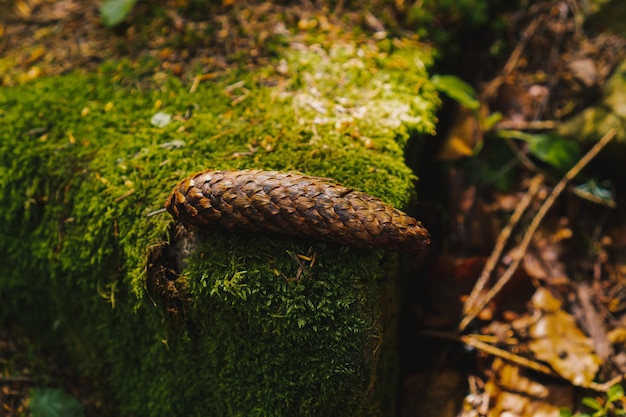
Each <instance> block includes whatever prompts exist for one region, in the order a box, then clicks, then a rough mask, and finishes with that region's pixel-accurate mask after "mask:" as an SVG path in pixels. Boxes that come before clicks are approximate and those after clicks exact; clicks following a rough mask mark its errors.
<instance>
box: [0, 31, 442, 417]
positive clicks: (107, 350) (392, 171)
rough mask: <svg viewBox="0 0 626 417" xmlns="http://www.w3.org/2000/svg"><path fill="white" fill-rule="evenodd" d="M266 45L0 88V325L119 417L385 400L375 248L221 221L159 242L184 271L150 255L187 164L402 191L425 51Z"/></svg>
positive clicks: (294, 409) (302, 409)
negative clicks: (187, 79)
mask: <svg viewBox="0 0 626 417" xmlns="http://www.w3.org/2000/svg"><path fill="white" fill-rule="evenodd" d="M281 54H282V56H281V57H280V60H278V59H277V61H276V63H277V66H276V67H267V68H261V69H259V70H256V71H255V72H252V73H244V72H241V71H237V70H232V71H225V72H223V73H220V74H216V75H217V76H216V77H214V78H213V79H211V80H206V81H202V82H200V83H199V84H197V85H194V86H193V87H192V88H190V85H185V84H184V83H182V82H180V81H179V80H177V79H172V78H169V77H167V76H164V74H162V73H158V72H155V71H153V68H151V64H150V63H149V62H146V63H144V64H143V65H142V67H141V71H137V69H136V68H135V67H134V65H130V64H127V63H109V64H105V65H103V66H102V67H101V71H100V73H97V74H81V73H75V74H70V75H66V76H63V77H54V78H42V79H38V80H36V81H34V82H32V83H31V84H28V85H23V86H19V87H14V88H10V89H2V90H0V125H1V128H0V194H1V195H2V201H3V204H2V206H1V208H0V253H2V258H3V261H2V262H1V263H0V304H1V305H2V309H1V310H0V323H1V324H2V325H4V326H8V325H9V324H10V323H13V324H15V323H17V324H18V325H20V326H22V327H24V328H27V329H29V331H30V333H31V334H33V335H36V336H37V337H38V338H39V339H40V340H42V341H45V342H46V343H48V344H50V343H55V342H58V345H59V346H62V348H63V349H64V350H65V351H66V352H67V353H68V354H69V357H70V358H71V359H72V361H73V363H74V364H75V365H76V367H77V369H79V370H80V372H82V373H83V374H85V375H90V376H92V377H95V378H96V379H97V380H98V381H102V389H103V390H106V391H107V392H109V393H110V395H111V398H112V400H113V402H114V404H115V407H114V408H115V409H116V413H118V414H119V415H126V416H130V415H133V416H226V415H241V416H251V415H272V416H299V415H302V416H314V415H319V416H330V415H332V416H347V415H350V416H353V415H373V414H379V413H381V411H382V410H384V409H386V410H390V409H391V408H389V406H388V405H387V406H381V405H380V403H379V402H380V400H381V398H383V397H382V396H381V395H379V394H374V393H375V392H377V393H380V392H383V391H385V389H384V388H385V387H383V389H382V390H380V381H382V380H384V378H383V377H380V376H379V377H377V366H378V365H377V364H378V363H379V362H380V361H379V359H380V358H379V355H380V353H381V351H383V350H384V349H381V343H383V346H384V338H383V329H382V326H381V313H380V308H379V305H378V299H379V296H380V288H381V286H383V287H386V286H388V281H387V280H388V277H389V276H390V275H393V267H391V266H390V265H391V264H392V263H391V260H392V259H393V256H389V255H388V254H387V253H386V252H384V251H378V252H376V251H371V250H366V249H352V248H348V247H343V246H340V245H337V244H333V243H320V242H315V241H311V240H309V239H306V238H298V237H293V238H286V237H279V236H270V235H264V234H259V233H246V232H242V233H232V232H224V231H219V230H215V231H210V232H207V233H204V234H202V236H198V238H197V240H196V241H195V242H194V245H193V250H188V249H189V248H188V247H182V246H181V247H179V248H177V249H176V250H177V251H179V252H181V253H183V255H184V256H183V257H184V268H183V269H182V271H180V270H179V269H180V268H178V270H177V268H176V267H175V266H173V265H171V262H170V261H171V259H170V257H168V256H165V255H164V251H166V250H170V251H171V249H172V248H171V247H170V246H168V241H169V240H170V238H172V237H173V236H174V235H176V233H178V232H177V229H176V227H175V225H174V224H173V222H172V218H171V217H170V216H169V214H168V213H166V212H164V211H163V210H161V209H162V208H163V205H164V203H165V200H166V197H167V196H168V194H169V193H170V191H171V190H172V188H173V187H174V185H175V184H176V183H177V182H178V181H180V180H181V179H182V178H184V177H186V176H188V175H190V174H191V173H193V172H197V171H201V170H204V169H209V168H210V169H243V168H260V169H271V170H280V171H294V172H302V173H305V174H308V175H315V176H321V177H328V178H333V179H335V180H337V181H339V182H341V183H342V184H344V185H346V186H349V187H353V188H355V189H358V190H362V191H364V192H367V193H369V194H371V195H374V196H377V197H379V198H381V199H382V200H383V201H385V202H387V203H389V204H391V205H393V206H395V207H398V208H402V207H404V206H406V205H407V203H409V201H410V200H411V199H412V197H413V191H412V190H413V181H414V179H415V178H414V176H413V174H412V172H411V170H410V169H409V168H407V166H406V165H405V164H404V161H403V147H404V146H405V144H406V142H407V140H408V139H409V138H410V136H411V135H412V134H413V133H420V132H421V133H423V132H426V133H431V132H432V131H433V129H434V127H433V123H434V115H433V112H434V108H435V107H436V103H437V99H436V95H435V93H434V92H433V89H432V88H431V86H430V84H429V82H428V81H427V75H426V72H425V67H427V66H428V65H429V64H430V56H429V54H428V52H427V51H425V50H424V49H423V48H422V47H421V46H419V45H415V44H411V43H410V42H404V43H398V42H396V43H395V44H392V43H391V42H390V41H382V42H380V43H378V44H375V43H365V44H359V45H356V44H337V45H335V46H333V47H332V48H330V49H328V50H325V49H322V48H319V47H303V46H301V47H300V48H298V49H297V50H296V49H288V50H284V51H282V52H281ZM206 78H209V77H206ZM198 80H200V79H198ZM190 90H191V91H192V92H190ZM157 113H160V114H158V115H156V114H157ZM168 262H169V263H168ZM146 271H148V272H146ZM379 375H380V374H379ZM377 378H379V379H377ZM377 381H378V382H377ZM386 388H387V391H390V388H392V387H389V386H388V387H386Z"/></svg>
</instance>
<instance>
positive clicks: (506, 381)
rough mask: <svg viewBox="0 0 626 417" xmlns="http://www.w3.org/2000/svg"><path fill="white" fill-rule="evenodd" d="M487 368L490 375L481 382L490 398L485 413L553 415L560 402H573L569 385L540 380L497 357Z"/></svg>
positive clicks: (563, 404) (500, 414)
mask: <svg viewBox="0 0 626 417" xmlns="http://www.w3.org/2000/svg"><path fill="white" fill-rule="evenodd" d="M491 369H492V371H493V372H494V373H493V376H492V377H491V379H490V380H489V381H488V382H487V383H486V384H485V390H486V391H487V392H488V393H489V398H490V409H489V412H488V416H494V417H495V416H503V415H507V416H511V417H513V416H520V417H526V416H528V417H530V416H532V417H537V416H542V417H549V416H550V417H556V416H558V415H559V407H560V406H568V407H572V406H573V404H574V401H573V392H574V391H573V389H572V387H561V386H557V385H544V384H541V383H539V382H537V381H534V380H532V379H530V378H529V377H527V376H526V375H524V372H523V370H522V369H520V368H519V367H518V366H516V365H512V364H509V363H506V362H505V361H503V360H502V359H500V358H496V359H495V360H494V362H493V365H492V366H491Z"/></svg>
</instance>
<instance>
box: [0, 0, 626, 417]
mask: <svg viewBox="0 0 626 417" xmlns="http://www.w3.org/2000/svg"><path fill="white" fill-rule="evenodd" d="M164 3H165V4H164V5H163V6H164V7H162V8H160V9H159V10H162V12H159V13H155V11H154V10H153V9H151V8H150V7H151V5H149V4H145V3H138V4H137V5H136V7H135V9H134V10H133V14H132V20H131V19H127V22H130V23H123V24H122V25H120V26H118V27H115V28H113V29H109V28H106V27H104V26H103V25H102V21H101V17H100V15H99V11H98V8H97V6H96V5H94V3H91V2H82V1H79V0H59V1H52V0H15V1H8V2H7V1H5V2H4V4H2V2H0V4H2V7H5V9H6V10H9V12H8V13H6V14H5V15H3V16H1V17H0V74H2V75H1V77H2V78H1V79H0V85H3V86H12V85H16V84H20V83H26V82H30V81H32V80H35V79H37V78H39V77H43V76H50V75H62V74H65V73H68V72H70V71H74V70H77V69H81V70H88V71H96V70H97V68H98V65H100V63H102V62H104V61H107V60H116V59H118V60H119V59H126V60H130V62H132V63H135V64H136V65H137V66H138V68H139V67H140V63H141V62H142V60H144V59H151V60H157V61H158V62H159V68H160V70H161V71H163V72H164V73H167V74H173V75H175V76H178V77H181V78H183V79H184V80H186V81H187V82H188V83H189V84H191V85H193V83H194V82H196V83H197V82H201V81H202V80H204V79H209V78H210V77H212V76H215V74H216V73H219V72H220V71H225V70H227V69H229V68H231V67H232V66H234V65H239V66H241V65H249V66H250V67H254V66H257V65H263V64H267V63H268V62H269V61H270V59H271V56H272V53H271V50H268V48H267V45H268V43H267V40H268V39H269V38H271V37H276V36H291V34H293V33H297V32H298V31H312V30H319V31H320V32H321V33H322V34H323V35H322V36H321V37H320V42H321V43H322V44H323V43H324V42H328V43H332V41H333V37H335V36H346V35H345V33H346V28H348V29H350V28H360V29H359V30H361V31H362V32H364V33H366V34H367V35H368V36H372V37H380V38H384V37H386V36H391V35H390V32H389V30H388V28H387V27H385V24H384V23H383V19H382V18H381V16H384V17H385V19H387V18H389V16H394V15H397V14H398V11H397V10H394V6H393V5H388V6H386V8H385V9H384V10H381V13H380V14H379V13H377V14H376V16H375V15H374V14H372V13H371V12H369V11H366V10H364V9H363V10H348V9H347V8H345V9H344V3H343V2H337V3H336V4H335V5H334V6H333V8H332V9H329V8H325V7H323V6H322V7H317V6H315V5H313V4H309V3H306V2H304V3H302V4H301V5H298V6H290V7H285V6H279V5H275V4H269V3H263V2H258V3H252V4H245V5H243V4H241V3H235V2H231V1H227V0H224V1H223V3H222V4H221V5H216V6H211V8H212V11H211V13H210V17H208V18H206V17H205V18H198V16H197V15H198V13H201V12H200V11H199V10H193V9H192V8H187V9H184V7H183V5H184V4H186V2H183V1H177V0H168V1H165V2H164ZM396 3H398V4H400V3H402V2H396ZM577 5H578V3H576V2H574V1H569V2H567V1H541V2H535V3H534V4H533V5H532V6H528V7H526V8H524V10H519V11H516V12H511V13H510V15H509V16H508V18H509V19H508V27H507V29H506V31H505V33H507V34H508V35H507V36H508V39H506V42H508V43H509V44H510V45H511V47H510V48H506V49H505V50H507V51H508V52H507V53H506V54H504V55H500V56H498V57H497V58H494V59H493V61H492V62H489V64H488V65H485V67H487V66H488V67H491V68H494V69H493V70H491V71H487V72H485V73H483V74H479V71H478V70H477V68H473V69H470V70H467V72H466V73H465V74H459V75H461V76H463V77H464V78H465V79H470V80H471V81H472V82H473V84H474V86H475V89H476V90H477V99H478V100H479V102H480V106H479V109H478V110H476V109H474V111H469V110H467V108H462V107H458V106H457V105H456V104H455V103H452V102H451V103H446V105H445V106H444V108H443V110H442V114H441V123H440V126H439V130H440V133H439V134H438V137H437V138H435V139H432V141H431V142H430V143H431V145H428V146H426V147H425V149H424V154H423V155H421V156H420V161H419V163H418V164H415V165H419V168H418V172H417V173H418V176H419V177H420V178H421V181H420V183H419V190H418V192H419V198H420V208H419V213H420V215H419V217H420V220H421V221H422V222H423V223H424V224H426V225H427V226H428V227H429V230H430V231H431V234H432V236H433V247H432V249H431V250H430V251H429V252H428V253H427V255H426V256H424V257H422V258H420V259H419V261H418V262H416V265H415V270H414V273H415V274H416V275H419V276H423V277H425V278H423V279H419V280H417V279H416V280H414V281H413V282H412V283H411V284H409V288H408V291H407V293H406V294H407V296H406V300H405V301H406V308H405V309H404V310H403V311H404V316H403V318H402V321H403V324H402V327H401V338H400V342H401V344H400V347H401V360H402V375H403V381H402V392H401V393H400V397H401V403H402V405H401V410H402V415H403V416H407V417H408V416H446V417H447V416H478V415H494V416H495V415H504V414H505V413H508V414H506V415H510V416H537V415H558V413H559V407H567V408H569V409H571V410H578V408H579V406H580V404H581V399H582V398H583V397H588V398H593V401H596V403H594V402H593V401H590V400H585V401H586V403H587V404H588V405H592V406H593V405H594V404H597V406H598V407H601V408H602V407H606V408H607V410H608V408H609V407H618V408H619V407H623V406H624V403H622V402H621V401H622V399H623V396H620V392H619V390H618V389H616V388H612V389H610V387H612V386H615V385H619V384H620V383H621V382H622V379H623V375H625V374H626V353H624V350H623V347H624V345H625V344H626V214H625V213H624V211H623V209H622V210H619V209H616V207H623V204H624V203H626V198H624V195H625V193H624V191H625V189H626V187H625V184H624V180H623V178H617V177H616V176H615V175H614V174H613V175H614V176H613V177H611V176H610V175H608V176H607V172H608V173H611V172H615V171H616V170H617V168H616V167H613V168H608V169H603V168H605V167H603V165H604V164H605V162H603V161H605V159H603V157H602V155H603V153H602V151H600V155H599V156H598V157H597V158H596V159H595V160H592V159H593V158H592V156H593V155H589V156H588V157H587V158H588V159H589V161H591V164H590V166H589V167H588V168H587V170H586V171H583V172H585V173H586V174H585V176H586V179H584V180H583V179H581V177H576V178H575V179H573V178H572V177H575V176H574V175H573V174H570V175H569V177H568V175H565V174H564V172H565V171H567V170H559V169H556V168H559V167H555V165H558V163H557V162H555V161H556V160H558V157H554V156H547V157H546V158H544V159H543V160H541V158H537V157H536V156H537V152H534V151H536V147H535V148H533V142H532V140H540V139H541V138H545V136H537V135H538V134H544V133H545V132H550V131H551V129H553V128H555V127H556V126H558V124H559V122H560V121H562V120H564V119H567V118H568V117H570V116H571V115H573V114H575V113H576V112H579V111H581V110H582V109H584V108H586V107H587V106H589V105H591V104H592V103H594V102H595V101H597V99H598V98H599V97H600V95H601V93H602V88H603V87H604V85H605V84H606V82H607V80H608V79H609V77H610V76H611V74H612V73H613V71H614V69H615V67H616V65H618V64H619V63H620V61H622V60H623V59H624V56H625V55H626V54H625V51H626V41H625V40H624V38H622V37H619V36H615V35H610V34H607V33H602V32H600V33H597V34H594V35H591V34H588V33H586V32H585V30H583V28H582V26H581V24H580V19H579V18H580V10H579V9H578V8H577V7H576V6H577ZM183 9H184V10H185V12H183ZM204 13H206V12H204ZM399 26H401V25H399ZM216 28H217V29H216ZM392 30H393V31H394V32H396V33H400V32H401V30H400V29H398V28H397V27H396V28H393V29H392ZM402 30H403V31H404V33H405V34H406V33H407V30H408V32H410V28H408V29H407V28H404V29H402ZM209 33H211V34H212V33H215V35H212V36H208V34H209ZM440 52H441V53H445V51H440ZM242 54H243V56H244V57H245V58H242ZM234 57H237V59H234ZM469 61H470V62H471V60H469ZM242 62H244V64H242ZM198 74H200V75H198ZM152 76H158V74H152ZM494 114H499V115H500V117H499V119H498V120H495V122H494V123H493V124H492V125H490V126H486V124H485V120H486V119H488V116H489V115H494ZM497 131H499V132H522V133H526V134H529V135H531V136H528V137H527V136H523V135H522V134H519V133H516V134H513V135H511V134H510V135H509V136H508V137H504V136H503V134H502V133H500V135H499V136H498V135H495V136H496V139H494V132H497ZM519 138H526V139H527V140H519ZM532 138H535V139H532ZM537 138H539V139H537ZM608 139H610V136H607V142H608ZM598 140H600V138H598ZM541 143H544V144H545V142H541ZM592 145H593V144H582V145H581V146H580V156H579V157H577V159H576V160H574V161H573V163H575V162H580V161H582V162H583V163H584V162H588V161H587V160H586V159H585V156H583V155H584V154H585V152H586V151H588V150H589V149H590V148H591V147H592ZM546 146H548V147H549V148H550V149H551V150H553V151H555V152H556V153H557V154H567V155H569V156H571V155H572V152H570V151H569V150H568V149H570V148H568V146H566V145H563V142H562V141H559V140H556V141H554V142H550V143H549V145H546ZM578 146H579V145H578V144H576V147H578ZM606 149H609V148H606ZM611 149H616V148H611ZM618 149H619V148H618ZM621 149H623V148H621ZM605 152H606V150H605ZM543 155H544V156H545V155H550V153H549V152H545V153H544V154H543ZM551 158H552V159H551ZM555 158H556V159H555ZM622 159H623V158H622ZM624 162H626V161H622V163H624ZM573 163H572V165H573ZM561 168H562V167H561ZM568 168H569V167H568ZM591 178H597V179H598V182H596V183H594V184H598V183H600V181H601V180H611V181H612V183H611V185H601V186H598V189H599V190H600V191H601V192H597V191H598V190H597V189H596V192H595V193H594V192H591V191H589V184H590V182H588V179H591ZM585 184H587V188H584V187H581V186H583V185H585ZM560 191H562V193H561V194H559V192H560ZM592 191H593V190H592ZM602 192H604V194H602ZM607 193H608V194H607ZM598 195H600V196H598ZM553 197H554V200H553V199H552V198H553ZM442 213H443V214H442ZM424 258H426V259H424ZM500 286H501V288H498V287H500ZM490 288H495V290H493V291H491V292H490ZM62 364H63V360H62V359H61V358H58V357H56V356H55V355H54V354H52V353H49V352H42V351H38V350H37V348H36V347H35V346H34V345H33V344H32V343H31V342H30V341H29V340H28V339H27V338H25V337H23V336H21V335H16V334H15V333H10V332H8V331H2V332H0V410H1V411H0V413H1V414H2V415H6V416H19V415H25V413H27V410H28V398H29V393H30V390H31V388H33V387H37V386H42V385H51V386H58V387H61V388H63V389H64V390H65V391H66V392H68V393H70V395H72V396H73V397H75V398H78V399H79V400H80V402H81V403H82V404H83V405H84V408H85V413H86V414H87V415H98V414H99V413H100V412H101V411H102V410H104V409H106V408H107V406H106V404H103V400H102V399H101V398H99V397H96V396H94V395H93V393H92V392H90V390H89V387H90V386H91V384H90V383H89V381H82V380H79V379H77V378H76V376H75V375H72V374H71V371H69V370H67V369H65V368H64V367H63V365H62ZM42 375H43V377H42ZM607 392H609V394H607ZM607 396H609V397H610V398H611V399H612V400H613V404H612V405H611V404H606V399H607ZM602 410H604V408H602ZM608 414H609V413H608V411H607V412H606V413H605V414H602V415H608Z"/></svg>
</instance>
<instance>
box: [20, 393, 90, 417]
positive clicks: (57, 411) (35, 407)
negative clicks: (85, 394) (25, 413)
mask: <svg viewBox="0 0 626 417" xmlns="http://www.w3.org/2000/svg"><path fill="white" fill-rule="evenodd" d="M30 412H31V413H32V416H33V417H84V416H85V412H84V410H83V406H82V404H81V403H79V402H78V401H77V400H76V399H75V398H74V397H72V396H71V395H69V394H67V393H66V392H65V391H63V390H60V389H58V388H33V389H32V390H31V392H30Z"/></svg>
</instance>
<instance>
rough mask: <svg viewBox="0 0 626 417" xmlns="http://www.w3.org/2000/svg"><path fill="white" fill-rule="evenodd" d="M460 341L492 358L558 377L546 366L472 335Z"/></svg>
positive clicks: (465, 336) (463, 337) (462, 337)
mask: <svg viewBox="0 0 626 417" xmlns="http://www.w3.org/2000/svg"><path fill="white" fill-rule="evenodd" d="M461 341H462V342H463V343H465V344H466V345H467V346H472V347H475V348H476V349H480V350H482V351H483V352H487V353H489V354H490V355H493V356H498V357H500V358H502V359H505V360H507V361H509V362H512V363H514V364H516V365H519V366H523V367H524V368H528V369H532V370H533V371H537V372H541V373H542V374H545V375H550V376H556V377H558V376H559V375H558V374H557V373H556V372H554V371H553V370H552V369H551V368H550V367H549V366H547V365H544V364H542V363H539V362H535V361H533V360H531V359H528V358H525V357H523V356H519V355H516V354H514V353H511V352H508V351H506V350H503V349H500V348H497V347H495V346H493V345H490V344H488V343H485V342H481V341H480V340H478V339H476V338H475V337H474V335H464V336H461Z"/></svg>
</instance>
